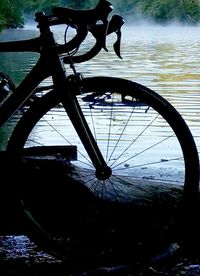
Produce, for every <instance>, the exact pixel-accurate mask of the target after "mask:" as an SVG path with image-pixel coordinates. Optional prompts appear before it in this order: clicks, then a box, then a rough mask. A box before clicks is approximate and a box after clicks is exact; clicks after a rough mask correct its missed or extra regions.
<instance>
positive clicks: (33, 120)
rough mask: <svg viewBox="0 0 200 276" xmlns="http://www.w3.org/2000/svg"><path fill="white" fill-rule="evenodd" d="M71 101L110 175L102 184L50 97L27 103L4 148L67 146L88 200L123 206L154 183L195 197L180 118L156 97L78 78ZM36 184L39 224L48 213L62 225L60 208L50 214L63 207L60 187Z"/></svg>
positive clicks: (192, 151)
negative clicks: (178, 188)
mask: <svg viewBox="0 0 200 276" xmlns="http://www.w3.org/2000/svg"><path fill="white" fill-rule="evenodd" d="M77 100H78V102H79V104H80V107H81V109H82V111H83V114H84V116H85V118H86V120H87V122H88V126H89V127H90V129H91V131H92V133H93V135H94V138H95V140H96V142H97V144H98V146H99V149H100V151H101V153H102V155H103V156H104V159H105V161H106V163H107V165H108V167H109V168H111V170H112V174H111V176H110V177H109V178H107V179H104V180H101V179H98V178H97V177H96V173H95V169H94V166H93V164H92V162H91V160H90V158H89V156H88V154H87V152H86V150H85V148H84V146H83V145H82V143H81V140H80V138H79V137H78V135H77V133H76V131H75V130H74V128H73V126H72V123H71V121H70V120H69V118H68V116H67V114H66V112H65V111H64V109H63V107H62V104H61V103H60V101H59V98H58V97H57V96H56V94H55V91H52V92H49V93H48V94H46V95H45V96H43V97H41V98H40V99H38V100H37V101H35V103H33V105H32V106H31V108H30V109H28V110H27V111H26V113H25V114H24V115H23V117H22V118H21V120H20V122H19V123H18V125H17V126H16V128H15V130H14V132H13V134H12V137H11V139H10V141H9V144H8V148H7V150H8V151H11V152H12V153H13V152H14V153H15V152H16V153H19V152H23V150H24V149H26V150H27V148H32V147H34V146H37V147H40V146H41V148H44V147H47V146H50V147H51V146H58V145H59V146H60V145H62V146H65V145H66V146H67V145H68V146H74V145H75V146H76V147H77V158H75V159H76V160H71V162H70V163H71V164H72V165H73V168H74V171H75V175H76V180H78V181H79V182H81V183H82V184H83V185H84V187H87V188H89V190H90V191H91V192H92V193H93V194H94V195H95V196H96V197H98V198H103V199H106V200H109V201H117V202H131V201H133V200H134V199H135V198H139V197H140V195H141V190H143V191H145V187H147V185H149V186H150V185H153V184H154V183H158V185H159V184H160V185H162V184H164V185H165V184H167V185H170V184H176V185H182V186H183V188H184V189H183V191H184V195H185V196H186V197H188V198H192V197H193V196H194V195H196V194H197V191H198V186H199V162H198V154H197V149H196V146H195V143H194V140H193V137H192V135H191V133H190V130H189V128H188V127H187V125H186V123H185V121H184V120H183V119H182V117H181V116H180V114H179V113H178V112H177V111H176V110H175V108H173V107H172V105H171V104H169V102H167V101H166V100H165V99H164V98H163V97H161V96H160V95H158V94H157V93H155V92H153V91H152V90H150V89H148V88H146V87H144V86H142V85H140V84H137V83H134V82H131V81H128V80H123V79H119V78H108V77H95V78H86V79H84V80H83V83H82V93H81V95H78V96H77ZM55 148H56V147H55ZM54 184H55V183H54ZM42 185H44V186H45V187H46V188H45V189H44V190H45V191H46V192H45V191H44V193H41V186H40V188H39V190H38V191H37V192H36V193H34V196H35V198H34V200H35V201H36V202H37V206H39V207H38V208H39V210H40V211H39V212H40V214H41V213H42V209H43V207H44V206H45V211H44V213H45V218H46V217H47V212H51V220H53V219H52V218H56V223H58V222H57V218H58V217H61V220H64V216H65V211H66V208H63V206H62V207H60V209H59V208H58V210H57V213H56V215H52V214H53V213H54V212H55V210H56V209H57V207H58V206H60V204H61V202H62V203H63V205H65V204H66V200H65V196H64V195H63V193H62V196H61V197H60V198H59V195H58V194H59V193H58V192H56V193H55V189H56V191H57V190H59V189H60V191H62V189H63V187H62V188H61V187H60V186H59V183H56V184H55V187H54V188H55V189H54V188H53V189H52V193H50V192H49V191H50V185H49V184H48V183H47V184H45V183H42ZM66 185H67V184H66ZM29 193H30V195H29ZM29 193H28V192H27V193H26V196H24V202H25V203H28V204H29V205H31V204H30V202H31V201H32V206H33V213H34V206H35V202H33V200H32V199H31V198H32V197H33V196H32V191H31V192H29ZM56 195H58V199H57V201H56V202H59V205H56V206H55V205H53V207H52V206H51V208H50V209H48V208H46V206H47V205H48V204H51V203H52V202H55V196H56ZM51 196H52V197H53V199H52V198H51ZM45 202H46V203H45ZM39 203H41V205H39ZM61 205H62V204H61ZM30 209H31V208H30ZM64 209H65V211H63V210H64ZM63 212H64V214H63ZM68 213H70V212H68ZM57 214H59V216H58V215H57ZM60 214H62V216H61V215H60ZM72 220H73V219H72ZM73 222H74V221H73ZM41 223H42V222H41ZM54 226H55V224H54Z"/></svg>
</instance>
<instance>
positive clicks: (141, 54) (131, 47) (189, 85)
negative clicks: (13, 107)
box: [0, 25, 200, 151]
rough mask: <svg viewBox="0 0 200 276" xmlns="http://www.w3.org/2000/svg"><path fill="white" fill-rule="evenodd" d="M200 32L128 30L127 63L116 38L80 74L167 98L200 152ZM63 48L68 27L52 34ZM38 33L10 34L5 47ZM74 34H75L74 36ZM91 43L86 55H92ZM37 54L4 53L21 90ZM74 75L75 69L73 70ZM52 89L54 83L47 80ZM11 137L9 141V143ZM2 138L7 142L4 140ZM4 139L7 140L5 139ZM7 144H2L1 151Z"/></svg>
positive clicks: (1, 37) (5, 66)
mask: <svg viewBox="0 0 200 276" xmlns="http://www.w3.org/2000/svg"><path fill="white" fill-rule="evenodd" d="M199 29H200V27H199V26H196V27H194V26H180V25H176V26H175V25H170V26H160V25H128V26H123V27H122V44H121V55H122V57H123V59H122V60H120V59H119V58H117V56H116V55H115V53H114V51H113V48H112V45H113V43H114V42H115V41H116V36H115V35H114V34H113V35H110V36H109V37H108V39H107V48H108V50H109V51H108V52H105V51H104V50H102V51H101V53H99V55H98V56H96V57H95V58H94V59H93V60H91V61H88V62H85V63H84V64H78V65H77V70H78V71H79V72H81V73H82V74H83V75H84V76H85V77H87V76H117V77H120V78H125V79H129V80H132V81H135V82H138V83H141V84H143V85H145V86H147V87H149V88H151V89H153V90H155V91H156V92H158V93H159V94H161V95H162V96H163V97H165V98H166V99H167V100H168V101H169V102H170V103H171V104H172V105H173V106H174V107H175V108H176V109H177V110H178V111H179V112H180V114H181V115H182V116H183V118H184V119H185V121H186V122H187V124H188V126H189V127H190V130H191V132H192V134H193V136H194V139H195V141H196V144H197V148H198V151H200V39H199ZM52 30H53V31H55V35H56V39H57V40H58V41H59V42H61V43H62V42H63V31H64V28H63V26H60V27H54V28H52ZM37 35H38V32H37V29H36V28H35V29H34V28H33V26H26V28H24V29H20V30H5V31H3V32H2V33H1V34H0V41H5V40H15V39H26V38H31V37H36V36H37ZM70 35H71V33H69V36H70ZM92 42H93V40H92V38H91V37H89V38H88V40H86V41H85V42H84V43H83V46H82V47H81V49H80V51H84V50H85V49H87V48H88V47H89V46H90V45H91V44H92ZM37 59H38V55H37V54H35V53H0V64H1V69H0V70H1V71H4V72H6V73H8V74H9V75H10V76H11V77H12V79H13V80H14V82H15V83H16V84H18V83H19V82H20V80H21V79H23V77H24V76H25V75H26V74H27V73H28V72H29V71H30V70H31V68H32V67H33V65H34V64H35V63H36V61H37ZM67 70H68V71H69V70H70V69H67ZM45 82H46V83H48V82H50V80H48V79H47V80H45ZM8 133H9V132H8V131H6V134H5V139H4V140H7V135H8ZM1 137H2V136H1ZM1 139H2V138H1ZM4 145H5V143H4V141H3V139H2V141H1V149H2V148H3V147H4Z"/></svg>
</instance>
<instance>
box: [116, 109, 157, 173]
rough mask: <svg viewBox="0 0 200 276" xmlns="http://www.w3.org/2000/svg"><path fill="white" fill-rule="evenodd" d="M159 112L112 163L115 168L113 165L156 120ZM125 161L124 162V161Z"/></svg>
mask: <svg viewBox="0 0 200 276" xmlns="http://www.w3.org/2000/svg"><path fill="white" fill-rule="evenodd" d="M158 116H159V114H158V115H157V116H156V117H155V118H154V119H153V120H152V121H151V122H150V123H149V124H148V125H147V126H146V127H145V128H144V129H143V131H142V132H141V133H139V134H138V136H137V137H136V138H135V139H133V141H132V142H131V143H130V144H129V145H128V146H127V147H126V149H124V151H123V152H122V153H121V154H120V155H119V156H118V158H117V159H116V160H115V161H114V162H113V163H112V164H111V167H112V168H113V165H114V164H115V163H116V162H117V161H118V160H119V159H120V158H121V157H122V156H123V155H124V154H125V152H127V151H128V149H129V148H130V147H131V146H132V145H133V144H134V143H135V142H136V141H137V140H138V139H139V138H140V137H141V136H142V134H144V132H145V131H146V130H147V129H148V128H149V127H150V126H151V125H152V124H153V123H154V122H155V120H156V119H157V118H158ZM122 163H123V162H122Z"/></svg>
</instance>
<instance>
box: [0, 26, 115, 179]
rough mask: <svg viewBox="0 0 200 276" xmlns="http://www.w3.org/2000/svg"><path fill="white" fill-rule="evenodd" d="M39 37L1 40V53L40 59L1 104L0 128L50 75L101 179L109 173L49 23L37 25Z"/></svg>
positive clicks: (55, 89)
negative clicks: (25, 53)
mask: <svg viewBox="0 0 200 276" xmlns="http://www.w3.org/2000/svg"><path fill="white" fill-rule="evenodd" d="M40 32H41V36H40V37H38V38H35V39H29V40H24V41H11V42H1V43H0V52H19V51H34V52H40V58H39V59H38V61H37V63H36V64H35V65H34V67H33V68H32V70H31V71H30V72H29V73H28V75H27V76H26V77H25V78H24V80H22V82H21V83H20V84H19V85H18V87H17V88H16V90H15V91H14V93H12V94H11V95H10V97H9V98H8V99H7V100H6V101H5V102H4V103H3V104H2V105H1V106H0V127H1V126H3V125H4V124H5V123H6V121H8V119H9V118H10V117H11V116H12V115H13V114H14V113H15V112H16V111H17V110H18V109H19V108H20V107H21V106H22V105H23V103H24V102H25V101H26V100H27V99H28V98H29V97H30V96H31V95H32V94H33V93H34V90H35V89H36V88H37V87H38V85H39V84H40V83H41V82H42V81H43V80H44V79H45V78H47V77H49V76H52V79H53V84H54V90H53V91H54V92H56V94H57V95H58V97H60V100H61V102H62V104H63V106H64V108H65V110H66V112H67V114H68V116H69V118H70V120H71V122H72V124H73V125H74V127H75V129H76V131H77V133H78V135H79V137H80V139H81V141H82V143H83V145H84V147H85V149H86V151H87V153H88V155H89V156H90V158H91V160H92V162H93V164H94V166H95V168H96V174H97V175H98V178H100V179H102V180H104V179H106V178H107V177H109V176H110V175H111V169H110V168H109V167H107V165H106V163H105V161H104V158H103V156H102V154H101V152H100V150H99V148H98V146H97V144H96V141H95V139H94V137H93V135H92V133H91V131H90V129H89V127H88V125H87V122H86V120H85V118H84V115H83V114H82V111H81V109H80V107H79V105H78V102H77V100H76V95H77V94H80V91H79V89H76V91H74V87H73V90H72V91H71V90H70V86H71V87H72V86H73V84H71V82H70V79H69V78H68V77H67V76H66V73H65V69H64V66H63V63H62V61H61V59H60V57H59V54H58V51H57V49H56V42H55V40H54V36H53V33H52V32H51V31H50V28H49V26H45V28H42V27H40Z"/></svg>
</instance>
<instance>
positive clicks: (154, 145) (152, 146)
mask: <svg viewBox="0 0 200 276" xmlns="http://www.w3.org/2000/svg"><path fill="white" fill-rule="evenodd" d="M171 137H174V135H172V136H169V137H167V138H165V139H163V140H161V141H159V142H157V143H155V144H153V145H151V146H149V147H147V148H146V149H144V150H142V151H140V152H139V153H137V154H134V155H133V156H131V157H129V158H127V159H126V160H124V161H122V162H121V163H118V164H117V165H115V166H114V167H112V169H115V168H116V167H118V166H121V165H122V164H126V163H127V162H128V161H130V160H131V159H133V158H135V157H137V156H139V155H141V154H142V153H144V152H146V151H148V150H150V149H152V148H154V147H156V146H157V145H160V144H161V143H163V142H165V141H166V140H168V139H170V138H171ZM160 162H161V161H159V162H155V163H154V162H153V163H152V164H156V163H160ZM133 167H134V166H133Z"/></svg>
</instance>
